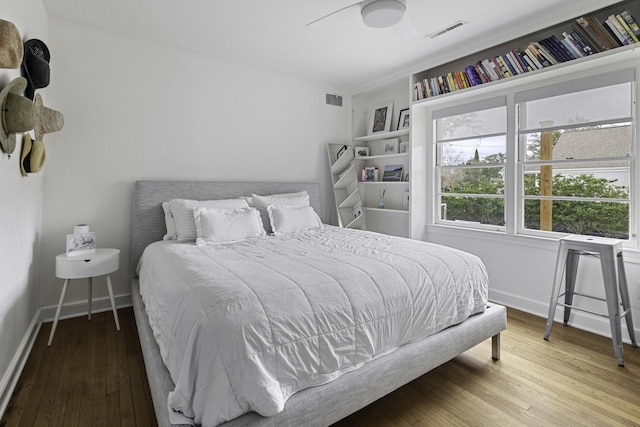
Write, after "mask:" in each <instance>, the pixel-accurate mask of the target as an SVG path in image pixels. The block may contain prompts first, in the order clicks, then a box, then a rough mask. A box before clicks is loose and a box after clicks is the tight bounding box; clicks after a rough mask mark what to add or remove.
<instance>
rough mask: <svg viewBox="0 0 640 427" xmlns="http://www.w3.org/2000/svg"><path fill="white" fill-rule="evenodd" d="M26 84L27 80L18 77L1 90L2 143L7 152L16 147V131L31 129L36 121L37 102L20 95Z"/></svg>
mask: <svg viewBox="0 0 640 427" xmlns="http://www.w3.org/2000/svg"><path fill="white" fill-rule="evenodd" d="M26 86H27V81H26V80H25V79H24V78H22V77H17V78H15V79H13V80H12V81H11V82H10V83H9V84H8V85H7V86H5V88H4V89H2V91H0V108H1V109H2V114H1V116H2V126H0V145H1V146H2V149H3V150H4V151H5V153H7V154H11V153H13V150H15V148H16V133H17V132H27V131H30V130H31V129H33V128H34V126H35V123H36V117H37V115H38V113H37V111H36V106H35V104H34V103H33V102H31V101H30V100H29V99H27V98H25V97H24V96H22V95H20V94H21V93H22V92H23V91H24V88H25V87H26Z"/></svg>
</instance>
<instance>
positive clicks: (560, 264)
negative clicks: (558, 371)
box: [544, 241, 567, 340]
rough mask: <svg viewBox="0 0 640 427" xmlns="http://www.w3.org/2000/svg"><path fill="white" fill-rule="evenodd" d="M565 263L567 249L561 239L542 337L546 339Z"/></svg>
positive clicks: (553, 315)
mask: <svg viewBox="0 0 640 427" xmlns="http://www.w3.org/2000/svg"><path fill="white" fill-rule="evenodd" d="M566 263H567V249H566V245H565V244H564V242H563V241H560V248H559V249H558V259H557V260H556V272H555V275H554V278H553V290H552V291H551V301H549V316H548V317H547V328H546V329H545V331H544V339H545V340H548V339H549V335H550V334H551V327H552V326H553V319H554V317H555V316H556V305H558V295H560V286H561V284H562V275H563V274H564V269H565V266H566Z"/></svg>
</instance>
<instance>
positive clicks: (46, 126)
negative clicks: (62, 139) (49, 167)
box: [34, 93, 64, 142]
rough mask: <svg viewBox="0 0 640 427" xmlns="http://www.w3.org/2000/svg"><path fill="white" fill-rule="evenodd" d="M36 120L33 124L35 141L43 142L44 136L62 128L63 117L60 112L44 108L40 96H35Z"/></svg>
mask: <svg viewBox="0 0 640 427" xmlns="http://www.w3.org/2000/svg"><path fill="white" fill-rule="evenodd" d="M35 105H36V110H37V111H38V118H37V119H36V123H35V127H34V129H35V134H36V140H38V141H43V142H44V134H45V133H52V132H57V131H59V130H60V129H62V128H63V127H64V116H63V115H62V113H61V112H59V111H56V110H52V109H51V108H48V107H45V106H44V103H43V102H42V96H41V95H40V94H39V93H38V94H36V100H35Z"/></svg>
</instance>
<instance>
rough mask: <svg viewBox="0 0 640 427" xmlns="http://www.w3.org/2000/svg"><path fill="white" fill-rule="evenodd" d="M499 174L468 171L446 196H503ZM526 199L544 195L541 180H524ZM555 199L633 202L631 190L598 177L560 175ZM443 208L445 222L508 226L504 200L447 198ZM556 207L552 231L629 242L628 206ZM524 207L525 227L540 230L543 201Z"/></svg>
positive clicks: (530, 176) (558, 204)
mask: <svg viewBox="0 0 640 427" xmlns="http://www.w3.org/2000/svg"><path fill="white" fill-rule="evenodd" d="M481 163H485V161H484V160H483V161H482V162H481ZM500 171H501V170H500V169H499V168H482V169H465V170H464V176H463V177H461V178H460V179H459V182H456V183H455V184H454V185H452V186H451V187H450V188H447V189H445V188H443V191H445V192H448V193H459V194H492V195H503V194H504V180H503V179H502V176H501V175H500ZM524 193H525V194H526V195H540V186H539V175H537V174H526V175H525V179H524ZM553 194H554V195H555V196H565V197H589V198H601V199H628V197H629V189H628V188H626V187H624V186H620V185H615V181H612V180H607V179H604V178H596V177H594V176H593V175H588V174H582V175H578V176H563V175H561V174H556V175H554V176H553ZM442 203H444V204H446V219H449V220H464V221H472V222H479V223H482V224H493V225H504V200H503V199H501V198H478V197H464V196H446V195H443V197H442ZM552 204H553V211H552V215H553V221H552V222H553V231H557V232H565V233H572V234H583V235H591V236H606V237H616V238H625V239H626V238H628V235H629V204H628V203H624V202H600V201H578V200H575V201H574V200H554V201H553V203H552ZM524 205H525V206H524V225H525V227H526V228H528V229H539V228H540V201H539V200H525V203H524ZM443 209H444V208H443Z"/></svg>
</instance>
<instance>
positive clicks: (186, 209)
mask: <svg viewBox="0 0 640 427" xmlns="http://www.w3.org/2000/svg"><path fill="white" fill-rule="evenodd" d="M169 207H170V209H171V215H173V222H174V224H175V228H176V231H175V238H174V240H175V241H176V242H195V240H196V223H195V222H194V220H193V209H194V208H197V207H201V208H238V209H240V208H247V207H249V205H248V204H247V201H246V200H243V199H221V200H202V201H198V200H187V199H173V200H171V201H169Z"/></svg>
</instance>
